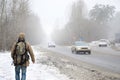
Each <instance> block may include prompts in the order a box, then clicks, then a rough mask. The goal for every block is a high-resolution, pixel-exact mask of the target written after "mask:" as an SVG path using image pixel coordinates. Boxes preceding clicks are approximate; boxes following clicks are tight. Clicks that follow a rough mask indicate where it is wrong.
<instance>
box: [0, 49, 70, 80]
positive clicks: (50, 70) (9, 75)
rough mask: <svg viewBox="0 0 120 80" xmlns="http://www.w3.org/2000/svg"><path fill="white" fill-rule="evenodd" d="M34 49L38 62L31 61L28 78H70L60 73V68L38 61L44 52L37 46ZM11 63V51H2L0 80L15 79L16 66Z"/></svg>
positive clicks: (42, 79)
mask: <svg viewBox="0 0 120 80" xmlns="http://www.w3.org/2000/svg"><path fill="white" fill-rule="evenodd" d="M33 50H34V52H35V57H36V63H35V64H32V63H31V64H30V66H29V67H28V68H27V80H69V78H68V77H67V76H66V75H64V74H60V71H59V69H58V68H56V67H54V66H48V65H43V64H41V63H38V62H39V61H38V60H40V59H38V58H39V56H42V55H41V54H42V53H41V52H40V51H38V50H37V48H35V47H33ZM11 63H12V59H11V56H10V52H5V53H2V52H0V80H15V77H14V76H15V73H14V66H13V65H11Z"/></svg>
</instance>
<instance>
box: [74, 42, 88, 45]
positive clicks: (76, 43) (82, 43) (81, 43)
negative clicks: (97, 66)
mask: <svg viewBox="0 0 120 80" xmlns="http://www.w3.org/2000/svg"><path fill="white" fill-rule="evenodd" d="M75 45H76V46H88V44H87V43H85V42H75Z"/></svg>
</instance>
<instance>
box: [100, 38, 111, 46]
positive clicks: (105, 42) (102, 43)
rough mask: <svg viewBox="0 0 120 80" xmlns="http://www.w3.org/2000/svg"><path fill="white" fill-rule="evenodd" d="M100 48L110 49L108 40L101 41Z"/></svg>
mask: <svg viewBox="0 0 120 80" xmlns="http://www.w3.org/2000/svg"><path fill="white" fill-rule="evenodd" d="M98 46H99V47H108V46H110V42H109V40H107V39H100V40H99V41H98Z"/></svg>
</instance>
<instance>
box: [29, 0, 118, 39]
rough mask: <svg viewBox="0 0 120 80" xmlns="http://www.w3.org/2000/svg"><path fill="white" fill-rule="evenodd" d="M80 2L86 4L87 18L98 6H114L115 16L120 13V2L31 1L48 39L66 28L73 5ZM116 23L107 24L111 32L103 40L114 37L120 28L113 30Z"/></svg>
mask: <svg viewBox="0 0 120 80" xmlns="http://www.w3.org/2000/svg"><path fill="white" fill-rule="evenodd" d="M78 1H83V2H84V9H83V12H84V15H83V16H84V17H86V18H89V12H90V10H91V9H92V8H93V7H94V6H95V5H96V4H103V5H110V6H114V7H115V13H114V15H115V14H116V13H117V12H119V11H120V6H119V3H120V1H119V0H34V1H33V0H31V9H32V11H33V12H35V13H36V14H37V15H38V16H39V18H40V21H41V25H42V28H43V30H44V32H45V34H46V36H47V38H48V37H49V39H52V36H53V35H52V34H54V33H55V31H54V30H56V29H60V30H61V29H63V28H65V27H66V24H68V23H69V20H70V17H71V8H72V5H73V4H74V3H77V2H78ZM78 14H79V13H78ZM115 22H116V21H112V24H107V25H109V26H110V27H109V29H110V30H107V36H106V37H103V38H109V39H111V38H113V37H114V35H115V33H117V31H118V29H119V27H116V28H115V27H114V28H113V27H112V26H111V25H113V26H116V25H117V23H116V24H115ZM109 23H110V22H109ZM111 30H112V31H111ZM57 36H58V35H57ZM97 39H99V38H97ZM48 41H49V40H48Z"/></svg>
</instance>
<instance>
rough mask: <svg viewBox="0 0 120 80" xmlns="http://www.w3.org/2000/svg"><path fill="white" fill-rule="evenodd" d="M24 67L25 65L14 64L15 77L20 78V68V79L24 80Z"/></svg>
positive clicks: (17, 79)
mask: <svg viewBox="0 0 120 80" xmlns="http://www.w3.org/2000/svg"><path fill="white" fill-rule="evenodd" d="M26 69H27V67H25V66H21V65H18V66H15V79H16V80H20V70H21V71H22V74H21V80H26Z"/></svg>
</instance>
